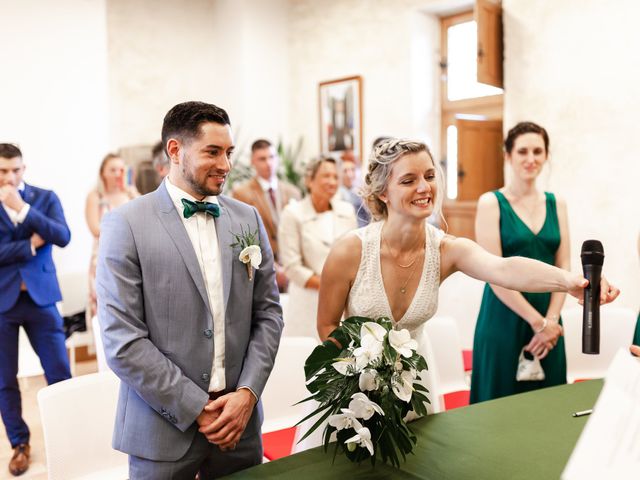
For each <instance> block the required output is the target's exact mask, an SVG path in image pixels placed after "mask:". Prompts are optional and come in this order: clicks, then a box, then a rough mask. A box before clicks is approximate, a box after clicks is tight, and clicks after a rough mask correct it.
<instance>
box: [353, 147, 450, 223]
mask: <svg viewBox="0 0 640 480" xmlns="http://www.w3.org/2000/svg"><path fill="white" fill-rule="evenodd" d="M420 152H426V153H427V155H429V158H431V161H432V162H433V165H434V167H435V170H436V185H437V189H438V190H437V193H436V196H435V198H434V199H433V203H434V210H433V212H434V213H435V214H437V215H440V212H441V210H442V195H443V193H444V192H443V190H442V188H443V185H444V176H443V174H442V170H441V168H440V165H439V164H437V163H436V162H434V161H433V157H432V156H431V152H430V151H429V148H428V147H427V146H426V145H425V144H424V143H422V142H412V141H410V140H404V139H398V138H389V139H388V140H385V141H384V142H382V143H380V144H379V145H377V146H376V147H375V148H374V149H373V151H372V152H371V156H370V157H369V170H368V172H367V175H366V176H365V177H364V186H363V187H362V189H361V193H362V198H363V199H364V201H365V204H366V206H367V209H368V210H369V212H371V216H372V217H373V219H374V220H383V219H385V218H387V215H388V212H387V205H386V204H385V203H384V202H383V201H382V200H380V195H382V194H383V193H384V192H385V191H386V190H387V187H388V185H389V178H390V177H391V171H392V169H393V165H394V164H395V163H396V162H397V161H398V160H400V159H401V158H402V157H403V156H405V155H407V154H410V153H420Z"/></svg>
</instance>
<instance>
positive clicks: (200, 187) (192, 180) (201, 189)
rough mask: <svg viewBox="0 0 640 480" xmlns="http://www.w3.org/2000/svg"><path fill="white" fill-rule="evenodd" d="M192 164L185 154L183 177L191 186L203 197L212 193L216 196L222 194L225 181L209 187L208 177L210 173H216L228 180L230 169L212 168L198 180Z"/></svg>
mask: <svg viewBox="0 0 640 480" xmlns="http://www.w3.org/2000/svg"><path fill="white" fill-rule="evenodd" d="M191 165H192V164H191V159H190V158H189V157H188V156H186V155H185V158H184V162H183V165H182V178H184V181H185V182H187V183H188V184H189V186H190V187H191V189H192V190H193V191H194V192H195V193H197V194H198V195H199V196H202V197H208V196H210V195H214V196H215V195H220V194H221V193H222V189H223V188H224V184H225V181H223V182H222V183H220V185H219V186H215V187H209V186H207V183H206V182H207V178H208V177H209V175H210V174H214V175H220V176H223V177H224V178H225V180H226V176H227V174H228V173H229V172H228V171H225V170H220V169H212V170H213V171H208V172H206V173H204V174H203V175H204V179H202V180H198V179H197V178H196V176H195V174H194V173H193V170H192V168H191Z"/></svg>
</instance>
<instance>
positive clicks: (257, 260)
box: [231, 225, 262, 281]
mask: <svg viewBox="0 0 640 480" xmlns="http://www.w3.org/2000/svg"><path fill="white" fill-rule="evenodd" d="M231 235H233V238H235V239H236V241H235V242H234V243H232V244H231V248H234V247H240V248H242V251H241V252H240V255H239V256H238V260H240V261H241V262H242V263H244V264H245V265H246V266H247V274H248V275H249V281H252V280H253V269H254V268H255V269H256V270H257V269H258V268H260V264H261V263H262V250H261V249H260V242H259V241H258V230H257V229H256V231H255V232H251V228H250V227H249V226H248V225H247V231H246V232H245V231H244V230H243V229H242V227H240V233H239V234H237V233H233V232H231Z"/></svg>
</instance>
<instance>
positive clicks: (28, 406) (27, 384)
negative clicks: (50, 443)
mask: <svg viewBox="0 0 640 480" xmlns="http://www.w3.org/2000/svg"><path fill="white" fill-rule="evenodd" d="M97 371H98V368H97V365H96V362H95V361H86V362H79V363H77V365H76V375H85V374H87V373H95V372H97ZM25 380H26V381H25ZM46 385H47V382H46V381H45V379H44V376H42V375H40V376H37V377H29V378H28V379H22V380H21V382H20V391H21V393H22V414H23V418H24V420H25V422H27V425H29V430H31V466H30V467H29V470H28V471H27V473H25V474H24V475H21V476H19V477H14V476H13V475H11V474H10V473H9V460H10V459H11V456H12V455H13V450H11V445H10V444H9V439H8V438H7V434H6V432H5V429H4V426H3V428H2V429H1V430H2V432H1V433H0V480H6V479H14V478H20V479H29V480H46V479H47V460H46V456H45V452H44V440H43V438H42V425H41V423H40V413H39V411H38V403H37V399H36V395H37V394H38V390H40V389H41V388H43V387H45V386H46Z"/></svg>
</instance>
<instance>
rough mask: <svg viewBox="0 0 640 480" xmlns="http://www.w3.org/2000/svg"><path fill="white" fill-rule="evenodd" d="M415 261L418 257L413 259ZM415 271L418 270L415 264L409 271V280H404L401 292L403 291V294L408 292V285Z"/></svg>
mask: <svg viewBox="0 0 640 480" xmlns="http://www.w3.org/2000/svg"><path fill="white" fill-rule="evenodd" d="M415 261H416V259H414V260H413V263H415ZM415 271H416V265H414V266H413V268H412V269H411V272H410V273H409V276H408V277H407V280H406V281H405V282H404V285H402V286H401V287H400V293H402V294H403V295H404V294H405V293H407V285H408V284H409V280H411V277H413V272H415Z"/></svg>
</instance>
